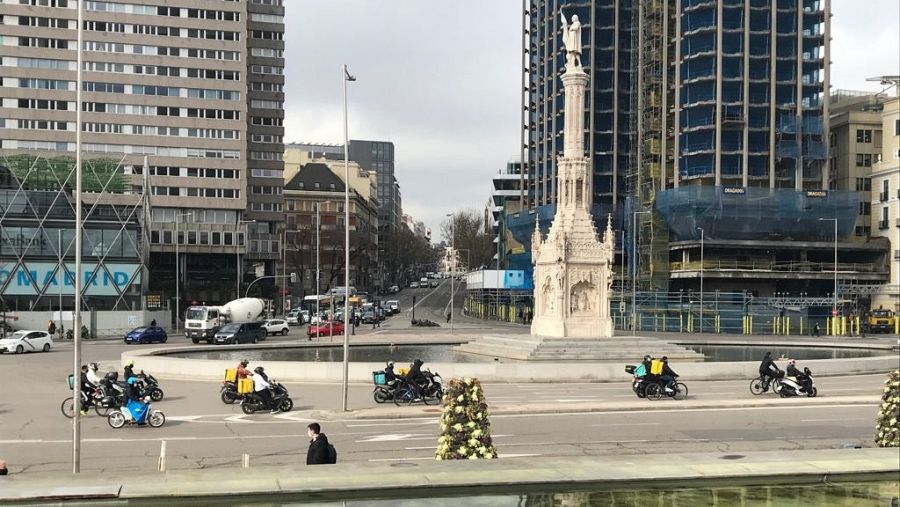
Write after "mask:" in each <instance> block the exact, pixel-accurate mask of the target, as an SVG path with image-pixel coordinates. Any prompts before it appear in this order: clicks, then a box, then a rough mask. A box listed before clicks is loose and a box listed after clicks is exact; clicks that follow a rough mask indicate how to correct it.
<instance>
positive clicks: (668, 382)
mask: <svg viewBox="0 0 900 507" xmlns="http://www.w3.org/2000/svg"><path fill="white" fill-rule="evenodd" d="M662 363H663V371H662V375H661V376H660V379H661V380H662V381H663V385H664V386H665V387H666V392H667V393H671V392H672V391H673V390H674V389H673V384H674V383H675V379H677V378H678V374H677V373H675V370H673V369H672V368H670V367H669V358H668V357H666V356H663V357H662Z"/></svg>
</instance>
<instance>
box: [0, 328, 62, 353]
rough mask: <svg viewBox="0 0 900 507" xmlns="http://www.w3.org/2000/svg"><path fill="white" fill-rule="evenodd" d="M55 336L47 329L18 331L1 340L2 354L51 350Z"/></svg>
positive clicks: (0, 349) (0, 348)
mask: <svg viewBox="0 0 900 507" xmlns="http://www.w3.org/2000/svg"><path fill="white" fill-rule="evenodd" d="M51 348H53V337H52V336H50V334H49V333H47V332H46V331H33V330H30V331H29V330H26V331H16V332H15V333H13V334H11V335H9V336H7V337H6V338H4V339H2V340H0V354H2V353H3V352H15V353H16V354H21V353H23V352H50V349H51Z"/></svg>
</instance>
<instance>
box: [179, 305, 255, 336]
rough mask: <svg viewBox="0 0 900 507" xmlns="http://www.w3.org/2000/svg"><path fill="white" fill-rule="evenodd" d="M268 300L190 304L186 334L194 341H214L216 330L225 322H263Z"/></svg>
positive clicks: (186, 321) (186, 319) (185, 321)
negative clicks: (210, 304)
mask: <svg viewBox="0 0 900 507" xmlns="http://www.w3.org/2000/svg"><path fill="white" fill-rule="evenodd" d="M265 310H266V302H265V301H263V300H262V299H257V298H240V299H235V300H233V301H229V302H227V303H225V304H224V305H222V306H189V307H188V309H187V312H185V318H184V336H185V337H186V338H188V339H190V340H191V341H192V342H194V343H200V341H201V340H203V341H205V342H207V343H212V342H213V339H214V338H215V336H216V332H217V331H218V330H219V328H220V327H222V326H223V325H225V324H228V323H231V322H235V323H244V322H262V321H264V320H265V318H266V315H265Z"/></svg>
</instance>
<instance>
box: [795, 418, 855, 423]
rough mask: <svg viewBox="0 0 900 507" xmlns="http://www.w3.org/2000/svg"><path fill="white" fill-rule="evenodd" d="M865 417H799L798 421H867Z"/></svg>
mask: <svg viewBox="0 0 900 507" xmlns="http://www.w3.org/2000/svg"><path fill="white" fill-rule="evenodd" d="M868 420H869V418H865V417H846V418H835V419H800V422H838V421H868Z"/></svg>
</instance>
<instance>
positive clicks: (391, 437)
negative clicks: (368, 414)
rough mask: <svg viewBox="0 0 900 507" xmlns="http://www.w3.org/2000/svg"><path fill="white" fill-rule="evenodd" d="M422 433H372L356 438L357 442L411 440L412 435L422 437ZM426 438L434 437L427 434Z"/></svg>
mask: <svg viewBox="0 0 900 507" xmlns="http://www.w3.org/2000/svg"><path fill="white" fill-rule="evenodd" d="M423 436H425V434H424V433H388V434H386V435H372V436H371V437H368V438H364V439H362V440H357V441H356V443H357V444H361V443H367V442H397V441H400V440H412V439H413V437H423ZM428 438H434V437H433V436H429V437H428Z"/></svg>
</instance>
